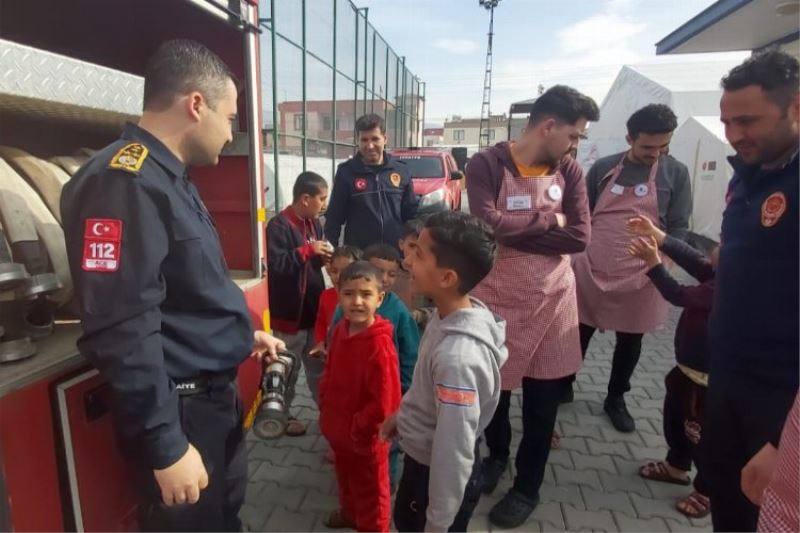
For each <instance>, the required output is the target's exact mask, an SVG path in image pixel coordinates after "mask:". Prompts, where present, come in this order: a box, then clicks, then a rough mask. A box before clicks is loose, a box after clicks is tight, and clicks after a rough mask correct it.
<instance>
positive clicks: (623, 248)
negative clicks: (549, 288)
mask: <svg viewBox="0 0 800 533" xmlns="http://www.w3.org/2000/svg"><path fill="white" fill-rule="evenodd" d="M626 157H627V153H626V154H625V155H623V156H622V159H620V161H619V163H618V164H617V166H616V167H614V169H613V170H611V171H610V172H609V173H608V174H606V176H604V177H603V180H606V179H608V180H609V181H608V184H607V185H606V186H605V188H604V189H603V191H602V192H601V193H600V197H599V198H598V200H597V205H595V208H594V213H592V240H591V242H590V243H589V246H587V247H586V251H585V252H584V253H582V254H579V255H576V256H575V257H574V259H573V265H572V268H573V270H574V271H575V280H576V282H577V287H578V314H579V316H580V321H581V323H582V324H586V325H589V326H593V327H595V328H598V329H601V330H611V331H622V332H625V333H648V332H651V331H654V330H656V329H659V328H661V327H663V325H664V323H665V322H666V320H667V311H668V309H669V306H668V304H667V302H666V300H664V298H662V297H661V294H660V293H659V292H658V290H657V289H656V288H655V286H654V285H653V284H652V283H651V282H650V278H648V277H647V270H648V268H647V265H646V264H645V262H644V261H642V260H641V259H639V258H637V257H633V256H631V255H630V254H629V253H628V246H629V244H630V241H631V239H632V238H633V236H632V235H631V234H630V232H629V231H628V228H627V221H628V219H630V218H631V217H633V216H636V215H642V216H646V217H648V218H650V219H651V220H653V221H655V222H656V223H657V221H658V196H657V191H656V173H657V172H658V162H656V163H654V164H653V166H652V167H651V168H650V176H649V177H648V179H647V184H640V185H636V186H635V187H623V186H622V185H617V179H618V178H619V176H620V173H621V172H622V164H623V162H624V161H625V158H626Z"/></svg>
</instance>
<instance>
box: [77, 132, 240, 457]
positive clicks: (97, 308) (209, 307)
mask: <svg viewBox="0 0 800 533" xmlns="http://www.w3.org/2000/svg"><path fill="white" fill-rule="evenodd" d="M145 148H146V149H147V150H146V151H145V150H144V149H145ZM61 213H62V214H63V221H64V236H65V237H66V244H67V254H68V258H69V266H70V270H71V272H72V277H73V279H74V280H75V288H76V293H77V295H78V298H79V300H80V316H81V319H82V326H83V336H82V337H81V338H80V339H79V340H78V348H79V349H80V351H81V353H82V354H83V355H84V356H85V357H86V359H88V360H89V362H91V363H92V364H93V365H94V366H95V367H97V369H98V370H99V371H100V375H101V376H102V377H103V378H104V379H105V380H106V381H108V383H109V385H110V386H111V390H112V392H113V395H112V412H113V414H114V424H115V426H116V428H117V430H118V431H119V432H120V435H121V437H122V438H123V441H124V442H123V444H124V445H125V447H126V448H127V447H132V448H134V449H136V450H137V453H139V454H140V455H141V458H142V461H143V462H144V463H146V464H148V465H149V466H150V467H151V468H165V467H167V466H169V465H172V464H173V463H175V461H177V460H178V459H180V458H181V456H182V455H183V454H184V453H185V452H186V448H187V445H188V444H187V440H186V436H185V434H184V431H183V429H182V428H181V422H180V411H179V407H178V394H177V392H176V390H175V386H174V381H175V380H176V379H182V378H192V377H196V376H199V375H201V374H204V373H207V372H225V371H229V370H234V369H236V368H237V367H238V366H239V363H241V362H242V361H243V360H244V359H245V358H247V356H248V354H249V353H250V350H251V349H252V347H253V330H252V323H251V320H250V314H249V312H248V309H247V305H246V304H245V300H244V295H243V294H242V291H241V290H240V289H239V288H238V287H237V286H236V284H235V283H234V282H233V281H231V278H230V274H229V272H228V268H227V267H226V266H225V260H224V259H223V256H222V249H221V247H220V243H219V238H218V237H217V232H216V230H215V229H214V223H213V222H212V220H211V215H209V213H208V211H207V210H206V208H205V206H204V205H203V202H202V201H201V200H200V195H199V194H198V192H197V189H196V188H195V186H194V184H192V182H191V181H189V180H188V179H187V174H186V168H185V167H184V165H183V163H181V162H180V161H179V160H178V159H177V158H176V157H175V156H174V155H173V154H172V152H170V151H169V149H167V147H166V146H164V144H163V143H161V142H160V141H159V140H158V139H156V138H155V137H153V136H152V135H151V134H150V133H148V132H147V131H145V130H143V129H141V128H139V127H138V126H135V125H133V124H128V125H127V127H126V128H125V133H123V135H122V138H121V139H120V140H118V141H115V142H114V143H112V144H111V145H109V146H107V147H106V148H104V149H102V150H100V151H98V152H97V153H96V154H95V155H94V156H93V157H92V158H91V159H89V161H88V162H87V163H86V164H85V165H83V166H82V167H81V168H80V170H78V172H77V173H75V175H74V176H73V177H72V179H71V180H70V181H69V182H68V183H67V184H66V185H65V186H64V191H63V193H62V195H61Z"/></svg>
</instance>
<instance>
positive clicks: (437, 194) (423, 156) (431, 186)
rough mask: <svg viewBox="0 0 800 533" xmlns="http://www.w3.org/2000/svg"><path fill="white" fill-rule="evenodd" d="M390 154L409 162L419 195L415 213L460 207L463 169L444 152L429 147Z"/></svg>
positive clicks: (455, 209) (400, 150) (424, 213)
mask: <svg viewBox="0 0 800 533" xmlns="http://www.w3.org/2000/svg"><path fill="white" fill-rule="evenodd" d="M392 156H393V157H396V158H397V159H400V160H401V161H403V162H405V163H406V165H408V170H409V172H410V173H411V181H412V182H413V183H414V192H415V193H416V194H417V198H418V199H419V209H418V210H417V213H419V214H420V215H427V214H431V213H435V212H437V211H450V210H452V211H459V210H460V209H461V189H462V183H463V180H464V173H463V172H461V171H460V170H458V166H457V165H456V160H455V159H453V156H452V155H450V154H448V153H446V152H439V151H436V150H430V149H413V148H411V149H409V148H406V149H397V150H393V151H392Z"/></svg>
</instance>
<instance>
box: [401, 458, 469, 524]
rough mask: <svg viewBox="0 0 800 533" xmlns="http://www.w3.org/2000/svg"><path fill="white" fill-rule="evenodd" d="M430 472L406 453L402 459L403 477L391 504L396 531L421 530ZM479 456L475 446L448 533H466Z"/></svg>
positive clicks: (426, 502) (425, 510) (428, 468)
mask: <svg viewBox="0 0 800 533" xmlns="http://www.w3.org/2000/svg"><path fill="white" fill-rule="evenodd" d="M430 477H431V469H430V467H429V466H426V465H424V464H422V463H418V462H417V461H415V460H414V458H413V457H411V456H410V455H408V454H405V456H404V459H403V475H402V477H401V478H400V485H399V486H398V487H397V497H396V498H395V503H394V527H396V528H397V531H425V522H426V519H425V513H426V512H427V510H428V483H429V481H430ZM482 483H483V480H482V478H481V457H480V450H479V449H478V446H477V445H476V446H475V462H474V463H473V465H472V473H471V474H470V477H469V480H468V481H467V486H466V488H465V489H464V498H463V499H462V500H461V507H460V508H459V510H458V514H456V517H455V519H454V520H453V523H452V525H451V526H450V528H449V529H448V531H466V530H467V526H468V525H469V521H470V519H471V518H472V513H473V512H474V511H475V507H476V506H477V505H478V500H480V497H481V485H482Z"/></svg>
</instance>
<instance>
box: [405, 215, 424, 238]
mask: <svg viewBox="0 0 800 533" xmlns="http://www.w3.org/2000/svg"><path fill="white" fill-rule="evenodd" d="M424 227H425V223H424V222H423V221H422V220H421V219H419V218H412V219H411V220H408V221H406V223H405V224H403V229H402V230H401V231H400V238H401V239H407V238H408V237H414V238H415V239H417V238H419V234H420V233H421V232H422V228H424Z"/></svg>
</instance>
